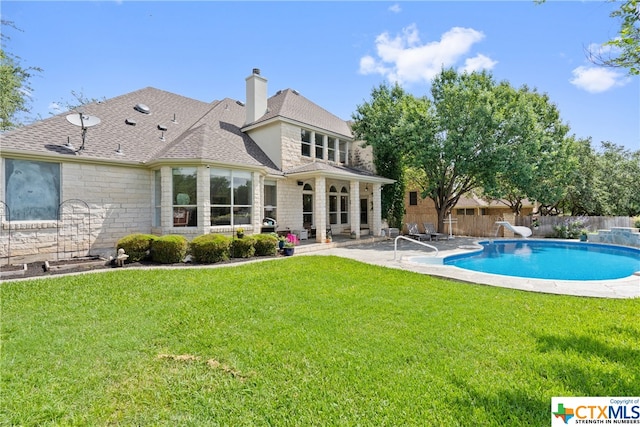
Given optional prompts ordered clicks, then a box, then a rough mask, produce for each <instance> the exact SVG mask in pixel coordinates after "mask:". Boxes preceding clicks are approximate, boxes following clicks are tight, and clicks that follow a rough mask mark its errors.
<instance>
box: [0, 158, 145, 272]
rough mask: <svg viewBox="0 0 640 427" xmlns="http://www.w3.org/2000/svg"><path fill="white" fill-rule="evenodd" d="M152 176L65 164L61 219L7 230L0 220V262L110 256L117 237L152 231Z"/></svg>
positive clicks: (121, 169) (24, 223) (15, 224)
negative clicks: (89, 255)
mask: <svg viewBox="0 0 640 427" xmlns="http://www.w3.org/2000/svg"><path fill="white" fill-rule="evenodd" d="M152 177H153V172H152V171H149V170H147V169H142V168H130V167H129V168H125V167H117V166H109V165H97V164H78V163H63V164H62V172H61V187H62V189H61V200H62V209H61V215H60V220H59V221H43V222H40V221H16V222H11V223H10V226H11V227H10V229H9V223H8V222H7V221H5V219H6V218H3V223H2V227H1V231H2V233H0V261H2V262H3V263H6V262H7V257H8V256H9V255H10V257H11V259H10V262H11V264H14V263H16V262H35V261H45V260H55V259H57V258H60V259H67V258H70V257H73V256H84V255H88V254H91V255H102V256H108V255H113V254H114V253H115V249H114V247H115V244H116V242H117V241H118V239H120V238H121V237H123V236H125V235H127V234H131V233H137V232H142V233H150V232H151V218H152V216H153V206H152V195H153V191H152V188H153V187H152ZM89 230H90V234H89ZM9 243H10V244H11V247H10V248H9Z"/></svg>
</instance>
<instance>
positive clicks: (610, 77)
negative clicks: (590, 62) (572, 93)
mask: <svg viewBox="0 0 640 427" xmlns="http://www.w3.org/2000/svg"><path fill="white" fill-rule="evenodd" d="M572 74H573V79H571V80H569V81H570V82H571V84H572V85H574V86H576V87H577V88H579V89H583V90H586V91H587V92H589V93H601V92H606V91H608V90H609V89H611V88H613V87H616V86H624V85H625V84H627V83H628V82H629V79H628V78H627V77H626V76H625V75H624V74H622V73H620V72H617V71H615V70H611V69H609V68H601V67H585V66H580V67H577V68H575V69H574V70H573V71H572Z"/></svg>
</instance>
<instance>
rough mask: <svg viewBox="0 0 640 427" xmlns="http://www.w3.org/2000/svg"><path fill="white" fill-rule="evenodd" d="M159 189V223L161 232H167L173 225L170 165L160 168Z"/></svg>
mask: <svg viewBox="0 0 640 427" xmlns="http://www.w3.org/2000/svg"><path fill="white" fill-rule="evenodd" d="M160 181H161V185H160V187H161V189H162V190H161V191H162V194H161V195H160V225H161V228H162V234H169V233H170V232H171V229H172V227H173V200H171V196H172V195H173V174H172V169H171V166H162V167H161V168H160Z"/></svg>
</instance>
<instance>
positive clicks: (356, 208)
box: [349, 181, 360, 239]
mask: <svg viewBox="0 0 640 427" xmlns="http://www.w3.org/2000/svg"><path fill="white" fill-rule="evenodd" d="M349 196H350V197H351V199H350V203H349V222H350V223H351V232H352V233H353V232H354V231H355V232H356V239H359V238H360V181H349Z"/></svg>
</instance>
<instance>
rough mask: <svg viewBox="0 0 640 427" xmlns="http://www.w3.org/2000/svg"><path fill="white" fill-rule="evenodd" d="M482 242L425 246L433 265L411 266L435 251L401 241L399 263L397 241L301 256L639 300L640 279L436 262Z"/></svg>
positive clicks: (462, 240) (529, 288)
mask: <svg viewBox="0 0 640 427" xmlns="http://www.w3.org/2000/svg"><path fill="white" fill-rule="evenodd" d="M479 240H486V239H483V238H465V237H455V238H453V239H451V240H441V241H432V242H425V243H428V244H430V245H433V246H435V247H437V248H438V250H439V252H438V255H437V256H434V264H423V263H416V262H411V261H410V258H411V257H415V256H420V257H424V256H425V255H426V256H431V255H432V254H434V251H432V250H431V249H428V248H425V247H422V246H420V245H417V244H416V243H413V242H407V241H403V240H399V241H398V251H397V259H394V240H391V239H390V240H379V241H375V242H370V243H362V244H353V245H349V246H338V247H331V248H320V249H316V250H310V251H308V252H307V251H305V252H304V253H302V254H301V255H314V254H315V255H336V256H340V257H344V258H351V259H354V260H357V261H361V262H365V263H368V264H374V265H380V266H383V267H389V268H397V269H401V270H408V271H414V272H416V273H421V274H428V275H431V276H437V277H444V278H448V279H454V280H458V281H461V282H468V283H476V284H481V285H490V286H498V287H502V288H511V289H519V290H523V291H531V292H542V293H550V294H561V295H574V296H584V297H598V298H638V297H640V275H634V276H631V277H627V278H623V279H615V280H589V281H577V280H547V279H531V278H522V277H512V276H502V275H497V274H488V273H482V272H477V271H471V270H465V269H462V268H459V267H454V266H448V265H442V264H438V263H437V262H438V261H436V260H435V258H436V257H437V258H440V259H442V258H444V257H447V256H450V255H454V254H459V253H465V252H469V251H471V250H473V249H470V248H473V247H474V246H478V245H477V244H476V243H475V242H477V241H479ZM496 240H499V239H496ZM510 240H512V239H510ZM320 246H321V245H320ZM314 249H315V248H314ZM296 253H298V252H296Z"/></svg>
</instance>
